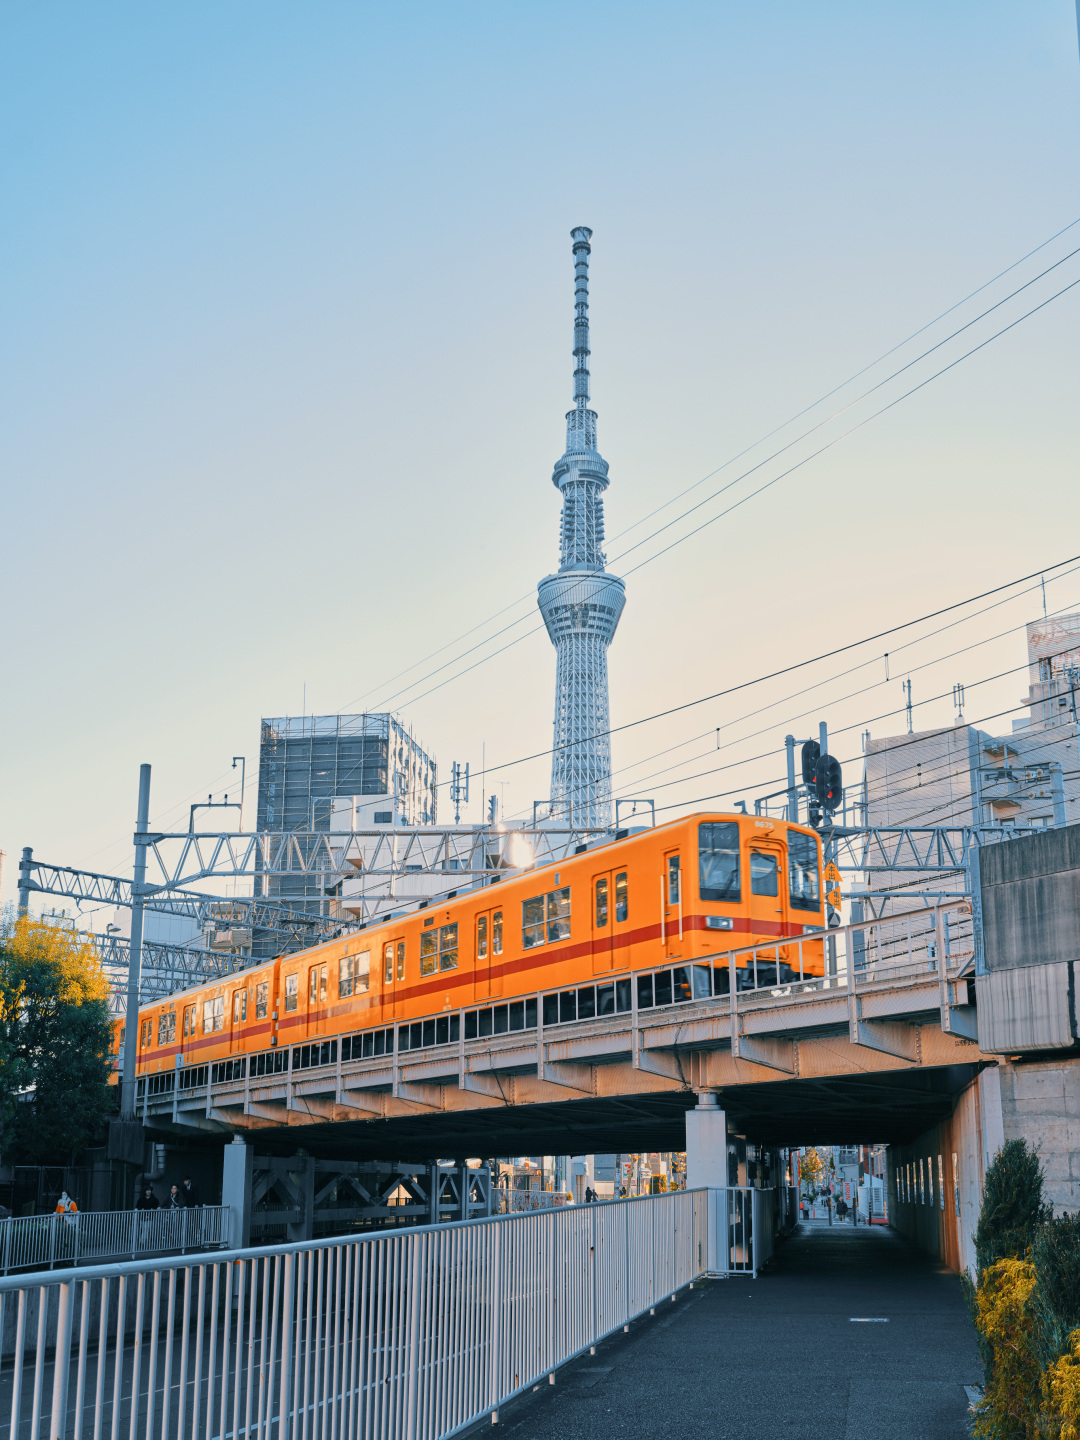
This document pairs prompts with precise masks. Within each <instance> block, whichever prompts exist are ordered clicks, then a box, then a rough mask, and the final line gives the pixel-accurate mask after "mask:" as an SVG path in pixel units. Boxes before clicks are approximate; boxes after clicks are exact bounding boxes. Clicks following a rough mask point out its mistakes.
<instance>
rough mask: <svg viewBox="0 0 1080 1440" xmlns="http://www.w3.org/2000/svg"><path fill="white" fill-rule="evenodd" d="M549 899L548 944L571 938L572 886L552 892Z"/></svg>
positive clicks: (565, 886)
mask: <svg viewBox="0 0 1080 1440" xmlns="http://www.w3.org/2000/svg"><path fill="white" fill-rule="evenodd" d="M546 899H547V938H548V944H551V943H552V942H553V941H555V940H569V938H570V886H569V885H564V886H563V887H562V889H561V890H552V891H551V893H550V894H549V895H548V896H547V897H546Z"/></svg>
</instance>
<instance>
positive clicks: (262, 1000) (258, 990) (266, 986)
mask: <svg viewBox="0 0 1080 1440" xmlns="http://www.w3.org/2000/svg"><path fill="white" fill-rule="evenodd" d="M269 1008H270V981H269V980H260V981H259V983H258V984H257V985H256V986H255V1019H256V1020H265V1019H266V1012H267V1011H268V1010H269Z"/></svg>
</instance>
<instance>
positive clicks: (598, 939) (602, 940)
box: [592, 870, 615, 975]
mask: <svg viewBox="0 0 1080 1440" xmlns="http://www.w3.org/2000/svg"><path fill="white" fill-rule="evenodd" d="M613 900H614V897H613V893H612V882H611V871H610V870H609V871H608V872H607V873H606V874H604V875H594V876H593V882H592V968H593V974H594V975H605V974H606V973H607V972H608V971H609V970H610V969H611V967H612V964H613V962H614V951H613V946H612V935H613V932H614V929H615V915H614V903H613Z"/></svg>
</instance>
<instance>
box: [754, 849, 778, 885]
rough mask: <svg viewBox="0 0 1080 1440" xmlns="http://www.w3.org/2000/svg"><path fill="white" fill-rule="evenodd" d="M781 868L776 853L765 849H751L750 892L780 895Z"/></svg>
mask: <svg viewBox="0 0 1080 1440" xmlns="http://www.w3.org/2000/svg"><path fill="white" fill-rule="evenodd" d="M779 869H780V867H779V866H778V865H777V863H776V856H775V855H768V854H766V853H765V851H763V850H751V851H750V894H751V895H779V894H780V881H779Z"/></svg>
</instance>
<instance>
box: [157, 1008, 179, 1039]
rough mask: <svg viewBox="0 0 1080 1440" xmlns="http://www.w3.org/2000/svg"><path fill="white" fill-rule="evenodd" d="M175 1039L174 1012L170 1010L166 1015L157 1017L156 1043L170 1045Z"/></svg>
mask: <svg viewBox="0 0 1080 1440" xmlns="http://www.w3.org/2000/svg"><path fill="white" fill-rule="evenodd" d="M175 1039H176V1011H175V1010H171V1011H170V1012H169V1013H168V1014H167V1015H159V1016H158V1022H157V1043H158V1044H159V1045H171V1044H172V1042H173V1041H174V1040H175Z"/></svg>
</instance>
